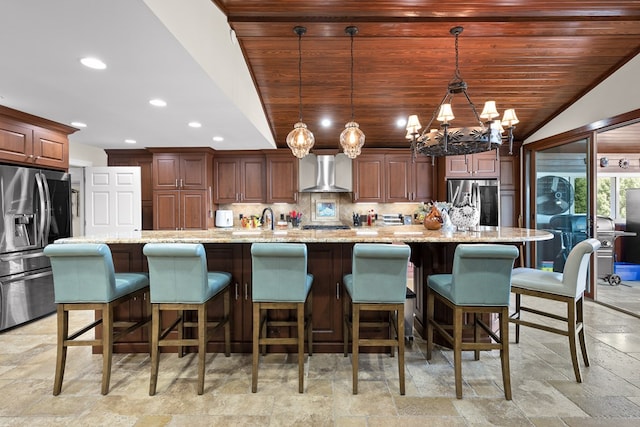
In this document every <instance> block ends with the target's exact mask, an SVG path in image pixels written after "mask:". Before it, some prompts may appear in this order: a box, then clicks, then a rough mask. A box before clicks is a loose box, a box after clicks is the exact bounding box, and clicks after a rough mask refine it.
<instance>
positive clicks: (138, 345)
mask: <svg viewBox="0 0 640 427" xmlns="http://www.w3.org/2000/svg"><path fill="white" fill-rule="evenodd" d="M142 247H143V245H142V244H113V245H110V248H111V252H112V255H113V260H114V265H115V269H116V272H127V271H148V267H147V263H146V259H145V258H144V255H143V253H142ZM307 247H308V271H309V273H311V274H313V276H314V280H313V341H314V343H313V345H314V352H318V353H338V352H341V351H342V348H343V347H342V346H343V336H344V333H346V331H344V330H343V316H344V311H343V299H344V298H345V297H347V295H346V291H345V290H344V288H343V284H342V277H343V276H344V274H347V273H350V272H351V253H352V248H353V244H350V243H349V244H348V243H312V244H308V246H307ZM455 247H456V244H442V243H437V244H430V243H420V244H412V245H411V261H412V262H413V263H414V265H415V269H414V271H415V275H414V278H415V279H416V280H417V282H415V286H414V287H415V291H416V295H417V296H416V300H415V311H414V314H415V317H414V326H415V328H416V331H417V332H418V334H419V335H420V336H422V337H426V309H425V308H426V300H427V295H426V292H427V278H428V276H429V274H437V273H447V272H449V271H451V265H452V264H453V253H454V251H455ZM205 250H206V253H207V264H208V265H207V267H208V269H209V271H226V272H229V273H231V285H230V286H231V316H232V319H231V320H232V326H231V350H232V352H234V353H250V352H251V340H252V301H251V288H252V286H253V285H254V284H253V283H252V277H251V244H248V243H221V244H206V245H205ZM145 298H148V295H145ZM347 298H348V297H347ZM222 308H223V307H222V301H221V300H220V301H215V302H212V303H211V304H210V306H209V318H210V319H215V318H216V317H218V316H219V314H220V313H222ZM445 308H446V307H436V317H437V318H438V319H439V320H441V321H443V322H444V323H446V321H447V320H450V318H451V313H450V312H448V311H447V310H446V309H445ZM147 314H148V311H147V301H146V299H139V300H134V301H131V302H130V303H129V304H124V305H122V306H120V308H119V309H118V311H117V312H116V316H117V318H118V319H122V320H125V319H126V320H137V319H140V318H142V317H144V316H146V315H147ZM167 315H173V316H174V317H173V318H174V319H175V314H173V313H167ZM287 315H288V313H279V314H276V316H283V317H286V316H287ZM371 315H373V316H376V313H372V314H371ZM100 316H101V313H100V312H97V313H96V318H99V317H100ZM370 320H373V318H372V319H370ZM491 320H492V319H487V321H491ZM170 321H171V319H170V318H168V317H167V318H166V319H165V318H164V317H163V322H166V323H165V324H169V322H170ZM277 333H279V334H281V336H287V335H289V334H293V333H295V332H294V331H293V330H286V329H284V330H280V331H278V332H277ZM367 333H368V334H374V335H376V336H377V335H380V336H382V335H385V336H386V335H387V334H388V331H387V330H386V329H384V330H383V328H381V329H380V330H373V331H367ZM438 338H439V337H436V342H438V343H442V342H443V341H442V340H441V339H438ZM148 339H149V335H148V331H147V329H145V328H143V329H141V330H139V331H137V332H135V333H133V334H130V335H128V336H127V337H126V338H125V339H124V341H122V342H120V343H117V344H116V345H115V347H114V351H115V352H141V353H144V352H148V351H149V344H148ZM223 343H224V335H223V331H222V330H220V331H217V332H216V334H215V335H214V336H213V337H212V339H211V341H210V342H209V345H208V350H209V351H211V352H222V351H223ZM165 351H172V349H166V350H165ZM194 351H195V350H194ZM272 351H274V352H278V351H289V349H287V348H283V347H274V348H272ZM290 351H294V349H293V348H292V349H291V350H290ZM369 351H379V349H372V350H369ZM94 352H97V350H96V349H94Z"/></svg>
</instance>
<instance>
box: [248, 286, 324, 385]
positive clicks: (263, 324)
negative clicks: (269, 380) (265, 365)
mask: <svg viewBox="0 0 640 427" xmlns="http://www.w3.org/2000/svg"><path fill="white" fill-rule="evenodd" d="M269 310H295V312H296V318H295V320H269V319H268V313H269ZM312 310H313V289H311V290H310V291H309V294H308V295H307V299H306V301H305V302H303V303H302V302H257V301H256V302H253V344H252V345H253V350H252V355H253V357H252V365H251V392H252V393H256V392H257V391H258V364H259V360H260V350H262V354H263V355H264V354H266V352H267V346H268V345H291V344H295V345H296V346H297V350H298V393H303V392H304V340H305V336H306V338H307V346H308V352H309V356H313V320H312V316H311V312H312ZM269 327H296V330H297V333H296V336H295V337H289V338H277V337H268V336H267V335H268V334H267V330H268V329H269Z"/></svg>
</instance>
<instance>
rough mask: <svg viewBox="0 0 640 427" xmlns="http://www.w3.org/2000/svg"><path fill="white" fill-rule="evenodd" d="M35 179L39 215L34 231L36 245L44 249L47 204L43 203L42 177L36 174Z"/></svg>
mask: <svg viewBox="0 0 640 427" xmlns="http://www.w3.org/2000/svg"><path fill="white" fill-rule="evenodd" d="M35 177H36V184H37V185H38V196H39V202H40V215H39V217H38V223H39V224H38V229H37V230H36V233H37V235H36V243H37V244H38V245H39V246H40V247H44V245H45V242H46V240H45V238H44V233H45V227H46V226H47V218H46V211H47V203H46V201H45V192H44V188H43V186H42V177H41V176H40V173H37V174H36V175H35Z"/></svg>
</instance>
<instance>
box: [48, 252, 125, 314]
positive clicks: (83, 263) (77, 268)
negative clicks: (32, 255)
mask: <svg viewBox="0 0 640 427" xmlns="http://www.w3.org/2000/svg"><path fill="white" fill-rule="evenodd" d="M44 254H45V255H46V256H48V257H49V259H50V260H51V268H52V270H53V288H54V293H55V302H56V303H75V302H96V303H100V302H105V303H106V302H110V301H113V300H114V299H116V298H117V296H118V295H117V293H116V280H115V271H114V268H113V259H112V257H111V250H110V249H109V246H107V245H106V244H104V243H73V244H71V243H70V244H67V243H65V244H50V245H47V246H46V247H45V249H44Z"/></svg>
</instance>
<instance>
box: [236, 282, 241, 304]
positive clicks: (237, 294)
mask: <svg viewBox="0 0 640 427" xmlns="http://www.w3.org/2000/svg"><path fill="white" fill-rule="evenodd" d="M239 296H240V294H239V293H238V282H236V301H238V297H239Z"/></svg>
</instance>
